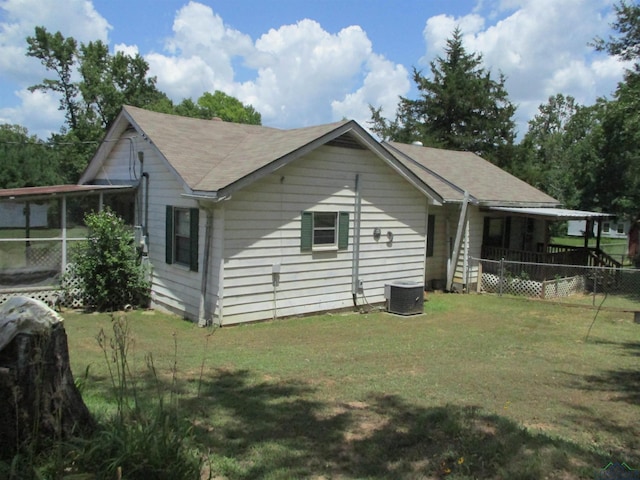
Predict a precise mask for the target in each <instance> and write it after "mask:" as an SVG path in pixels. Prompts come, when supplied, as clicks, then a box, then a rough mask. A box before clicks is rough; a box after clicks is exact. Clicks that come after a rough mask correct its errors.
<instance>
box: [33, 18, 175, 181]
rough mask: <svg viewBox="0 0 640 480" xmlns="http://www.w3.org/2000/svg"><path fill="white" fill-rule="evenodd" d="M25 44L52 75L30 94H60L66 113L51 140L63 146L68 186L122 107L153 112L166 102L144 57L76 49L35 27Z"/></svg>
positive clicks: (97, 45) (98, 47) (100, 48)
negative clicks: (162, 102) (158, 105)
mask: <svg viewBox="0 0 640 480" xmlns="http://www.w3.org/2000/svg"><path fill="white" fill-rule="evenodd" d="M27 45H28V48H27V55H28V56H30V57H34V58H37V59H39V60H40V62H41V63H42V65H43V66H44V67H45V68H46V69H47V71H48V72H50V73H52V74H53V78H45V79H44V80H43V81H42V82H41V83H38V84H36V85H33V86H31V87H30V88H29V90H31V91H35V90H41V91H45V92H48V91H50V92H55V93H57V94H59V95H60V106H59V109H60V110H62V111H64V112H65V125H64V127H63V128H62V129H61V132H60V133H59V134H56V135H54V136H53V137H52V139H51V140H52V141H53V142H55V143H57V144H63V145H64V147H63V148H62V149H61V150H62V152H60V151H59V152H57V153H59V154H60V157H62V163H63V165H62V171H63V172H64V173H65V179H64V180H65V181H67V182H75V181H76V180H77V178H78V177H79V176H80V173H81V172H82V170H83V169H84V167H85V166H86V164H87V162H88V160H89V158H90V157H91V155H92V153H93V152H94V151H95V148H96V145H97V143H98V142H99V141H100V139H101V138H102V136H103V135H104V130H105V128H106V127H108V126H109V125H110V124H111V122H112V121H113V120H114V119H115V117H116V115H117V114H118V112H119V111H120V109H121V108H122V105H124V104H125V103H126V104H129V105H134V106H138V107H149V106H150V105H152V104H154V103H156V102H161V101H162V100H164V99H167V98H166V95H165V94H164V93H162V92H160V91H159V90H158V89H157V88H156V79H155V78H154V77H148V75H147V73H148V70H149V66H148V64H147V63H146V61H145V60H144V59H143V58H142V57H141V56H140V55H137V54H136V55H135V56H133V57H131V56H129V55H125V54H123V53H121V52H118V53H116V54H115V55H112V54H110V53H109V50H108V47H107V46H106V45H105V44H104V43H103V42H101V41H95V42H89V43H88V44H86V45H85V44H78V42H77V41H76V40H75V39H74V38H72V37H68V38H65V37H64V36H63V35H62V34H61V33H60V32H56V33H50V32H48V31H47V30H46V29H45V28H44V27H36V29H35V35H34V36H32V37H27ZM167 100H168V99H167Z"/></svg>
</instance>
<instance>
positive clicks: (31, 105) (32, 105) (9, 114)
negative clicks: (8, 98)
mask: <svg viewBox="0 0 640 480" xmlns="http://www.w3.org/2000/svg"><path fill="white" fill-rule="evenodd" d="M15 94H16V96H17V97H18V98H19V100H20V102H21V103H20V105H19V106H18V107H7V108H0V123H9V124H16V125H28V126H29V134H30V135H37V136H38V137H40V138H43V139H45V138H47V137H49V136H50V135H51V134H52V133H54V132H57V131H58V130H59V128H58V126H60V125H62V123H63V122H64V112H62V111H61V110H59V109H58V106H59V102H58V100H57V99H56V98H54V96H53V95H48V94H46V93H43V92H40V91H35V92H29V91H28V90H26V89H24V90H20V91H17V92H15Z"/></svg>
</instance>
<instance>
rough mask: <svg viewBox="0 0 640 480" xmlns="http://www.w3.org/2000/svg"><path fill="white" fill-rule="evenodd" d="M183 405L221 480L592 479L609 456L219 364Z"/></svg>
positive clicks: (440, 410)
mask: <svg viewBox="0 0 640 480" xmlns="http://www.w3.org/2000/svg"><path fill="white" fill-rule="evenodd" d="M201 387H202V388H201V396H200V397H198V398H193V397H192V398H188V399H184V400H182V403H181V405H182V406H183V407H184V408H185V409H186V410H187V411H189V412H191V413H192V414H193V415H194V416H195V417H196V418H198V421H197V422H196V423H195V429H196V437H197V439H198V441H199V442H201V444H202V445H205V446H206V447H207V448H209V449H210V451H211V453H212V470H213V473H214V476H215V475H219V476H222V477H223V478H227V479H258V478H272V479H273V478H341V479H348V478H369V479H391V478H393V479H397V478H434V479H437V478H444V477H448V478H480V479H488V478H510V479H538V478H564V479H573V478H576V479H577V478H593V475H594V472H595V471H596V470H597V468H599V467H600V466H601V465H604V464H605V463H607V462H608V461H609V459H608V458H607V459H605V458H604V457H602V456H600V455H597V454H595V453H594V452H592V451H591V450H586V449H583V448H581V447H580V446H578V445H576V444H573V443H569V442H565V441H561V440H558V439H555V438H552V437H549V436H547V435H545V434H543V433H535V432H531V431H529V430H527V429H525V428H523V427H521V426H519V425H518V424H516V423H515V422H513V421H511V420H509V419H507V418H505V417H501V416H498V415H490V414H486V413H484V412H482V411H481V410H480V409H479V408H476V407H468V406H460V405H446V406H441V407H431V408H426V407H422V406H417V405H413V404H410V403H407V402H406V401H405V400H404V399H402V398H400V397H398V396H390V395H384V394H372V395H371V396H370V397H369V398H367V399H366V400H365V401H361V402H349V403H346V404H344V403H339V402H326V401H319V400H313V398H314V389H313V388H312V387H310V386H309V385H308V384H302V383H297V382H273V381H270V380H260V379H257V378H256V377H255V376H253V374H252V373H251V372H248V371H218V372H217V374H216V375H214V376H212V377H210V378H208V379H207V380H206V381H205V382H204V383H203V385H202V386H201Z"/></svg>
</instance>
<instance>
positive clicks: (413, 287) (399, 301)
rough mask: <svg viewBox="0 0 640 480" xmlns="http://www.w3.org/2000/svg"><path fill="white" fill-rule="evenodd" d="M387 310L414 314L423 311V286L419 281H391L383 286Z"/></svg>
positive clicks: (402, 313) (400, 313)
mask: <svg viewBox="0 0 640 480" xmlns="http://www.w3.org/2000/svg"><path fill="white" fill-rule="evenodd" d="M384 297H385V298H386V299H387V311H388V312H389V313H397V314H399V315H415V314H418V313H423V311H424V286H423V285H422V284H421V283H420V282H402V281H398V282H392V283H387V284H386V285H385V286H384Z"/></svg>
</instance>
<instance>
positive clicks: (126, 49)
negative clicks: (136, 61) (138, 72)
mask: <svg viewBox="0 0 640 480" xmlns="http://www.w3.org/2000/svg"><path fill="white" fill-rule="evenodd" d="M113 51H114V52H122V54H124V55H128V56H130V57H135V56H136V55H137V54H138V53H140V52H139V51H138V46H137V45H127V44H125V43H118V44H116V45H115V46H114V47H113Z"/></svg>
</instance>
